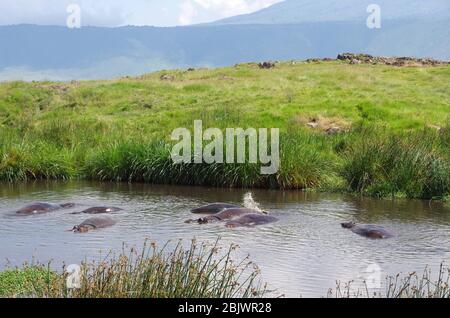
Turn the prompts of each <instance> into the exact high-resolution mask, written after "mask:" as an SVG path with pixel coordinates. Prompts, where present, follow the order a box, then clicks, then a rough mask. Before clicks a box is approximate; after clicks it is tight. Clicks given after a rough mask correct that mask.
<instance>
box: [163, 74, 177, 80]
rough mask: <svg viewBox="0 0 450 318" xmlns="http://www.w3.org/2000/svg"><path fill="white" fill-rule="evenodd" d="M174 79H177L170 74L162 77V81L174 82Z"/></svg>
mask: <svg viewBox="0 0 450 318" xmlns="http://www.w3.org/2000/svg"><path fill="white" fill-rule="evenodd" d="M174 79H175V77H174V76H172V75H170V74H163V75H161V77H160V80H162V81H173V80H174Z"/></svg>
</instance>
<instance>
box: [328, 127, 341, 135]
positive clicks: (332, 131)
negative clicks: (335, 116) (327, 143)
mask: <svg viewBox="0 0 450 318" xmlns="http://www.w3.org/2000/svg"><path fill="white" fill-rule="evenodd" d="M341 132H342V128H341V127H339V126H332V127H330V128H328V129H327V130H325V133H326V134H327V135H337V134H339V133H341Z"/></svg>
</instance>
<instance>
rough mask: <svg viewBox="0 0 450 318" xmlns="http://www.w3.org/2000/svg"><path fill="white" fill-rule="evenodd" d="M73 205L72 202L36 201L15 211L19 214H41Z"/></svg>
mask: <svg viewBox="0 0 450 318" xmlns="http://www.w3.org/2000/svg"><path fill="white" fill-rule="evenodd" d="M74 206H75V204H74V203H63V204H53V203H47V202H36V203H33V204H30V205H27V206H26V207H23V208H22V209H20V210H18V211H16V213H17V214H21V215H32V214H42V213H47V212H52V211H56V210H59V209H70V208H73V207H74Z"/></svg>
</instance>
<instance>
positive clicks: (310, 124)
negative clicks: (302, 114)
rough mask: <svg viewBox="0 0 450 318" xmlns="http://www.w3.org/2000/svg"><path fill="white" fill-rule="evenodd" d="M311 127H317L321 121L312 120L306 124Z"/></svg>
mask: <svg viewBox="0 0 450 318" xmlns="http://www.w3.org/2000/svg"><path fill="white" fill-rule="evenodd" d="M306 125H307V126H308V127H309V128H313V129H314V128H317V127H318V126H319V123H316V122H310V123H307V124H306Z"/></svg>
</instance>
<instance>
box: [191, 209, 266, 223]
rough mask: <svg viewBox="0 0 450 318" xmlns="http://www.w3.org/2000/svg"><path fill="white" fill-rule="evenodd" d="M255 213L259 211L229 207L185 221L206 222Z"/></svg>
mask: <svg viewBox="0 0 450 318" xmlns="http://www.w3.org/2000/svg"><path fill="white" fill-rule="evenodd" d="M256 213H260V212H258V211H256V210H252V209H246V208H231V209H226V210H223V211H222V212H219V213H216V214H212V215H208V216H206V217H203V218H200V219H196V220H187V221H186V222H185V223H192V222H197V223H199V224H206V223H212V222H217V221H226V220H231V219H234V218H238V217H241V216H243V215H245V214H256ZM260 214H262V213H260Z"/></svg>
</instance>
